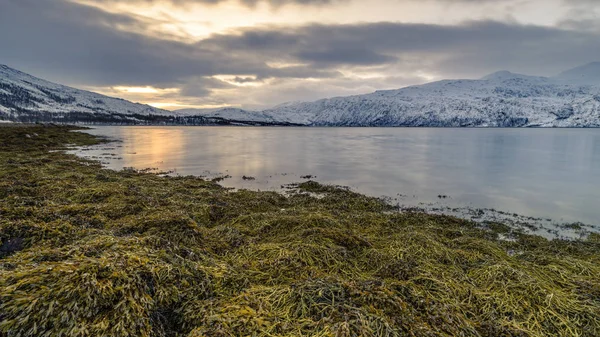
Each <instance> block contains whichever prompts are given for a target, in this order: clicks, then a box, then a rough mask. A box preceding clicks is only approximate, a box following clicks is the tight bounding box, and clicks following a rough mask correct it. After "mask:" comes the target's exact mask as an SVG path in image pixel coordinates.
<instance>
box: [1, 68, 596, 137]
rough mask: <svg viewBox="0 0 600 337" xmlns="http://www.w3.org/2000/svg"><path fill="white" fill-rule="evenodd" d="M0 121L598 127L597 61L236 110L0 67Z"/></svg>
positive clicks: (503, 72) (502, 72)
mask: <svg viewBox="0 0 600 337" xmlns="http://www.w3.org/2000/svg"><path fill="white" fill-rule="evenodd" d="M0 120H12V121H25V122H31V121H53V122H87V123H122V124H193V125H207V124H209V125H215V124H218V125H221V124H225V125H232V124H234V125H238V124H239V125H305V126H422V127H600V62H596V63H590V64H588V65H585V66H581V67H577V68H574V69H571V70H568V71H565V72H563V73H561V74H559V75H557V76H554V77H535V76H527V75H520V74H514V73H511V72H508V71H500V72H497V73H494V74H491V75H488V76H486V77H483V78H482V79H479V80H444V81H439V82H433V83H428V84H424V85H419V86H411V87H406V88H402V89H397V90H385V91H376V92H374V93H371V94H366V95H357V96H349V97H336V98H329V99H322V100H318V101H315V102H295V103H286V104H282V105H279V106H276V107H274V108H271V109H267V110H263V111H246V110H242V109H237V108H224V109H217V110H214V109H212V110H194V109H186V110H180V111H175V112H169V111H165V110H160V109H156V108H153V107H150V106H148V105H142V104H137V103H131V102H128V101H125V100H122V99H116V98H110V97H107V96H103V95H99V94H95V93H91V92H88V91H83V90H78V89H74V88H70V87H66V86H62V85H58V84H54V83H51V82H47V81H44V80H41V79H38V78H36V77H33V76H31V75H28V74H25V73H22V72H19V71H17V70H14V69H11V68H9V67H7V66H0Z"/></svg>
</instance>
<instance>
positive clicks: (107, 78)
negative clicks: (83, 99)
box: [0, 0, 332, 85]
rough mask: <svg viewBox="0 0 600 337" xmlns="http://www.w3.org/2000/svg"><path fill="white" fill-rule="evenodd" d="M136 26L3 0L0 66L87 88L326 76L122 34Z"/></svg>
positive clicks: (88, 12) (58, 6) (87, 10)
mask: <svg viewBox="0 0 600 337" xmlns="http://www.w3.org/2000/svg"><path fill="white" fill-rule="evenodd" d="M119 24H127V25H140V26H142V27H141V28H142V29H143V25H144V23H142V22H138V21H135V20H134V19H133V18H131V17H128V16H125V15H115V14H109V13H106V12H103V11H101V10H98V9H95V8H91V7H88V6H82V5H77V4H73V3H69V2H65V1H61V0H56V1H38V0H0V41H2V48H0V62H1V63H6V64H8V65H14V66H15V67H22V68H24V70H28V71H31V72H34V73H37V74H41V75H44V76H49V77H50V78H53V79H56V80H62V81H65V80H66V81H67V82H71V83H86V84H89V85H111V84H129V85H142V84H149V83H152V84H157V85H161V84H169V83H171V84H172V83H175V82H178V81H179V80H180V79H182V78H185V77H187V76H190V75H192V76H210V75H214V74H236V75H258V76H274V75H278V76H282V77H290V76H291V77H294V76H300V77H305V76H315V77H323V76H331V75H332V72H324V73H323V74H320V73H319V71H314V70H310V69H303V70H302V71H300V70H299V69H284V70H276V69H271V68H269V67H267V66H266V65H265V64H264V62H263V61H262V60H260V58H259V57H245V58H240V57H236V56H232V55H231V53H229V52H227V51H226V50H223V49H222V48H216V49H213V50H210V49H207V48H203V47H202V46H201V45H190V44H185V43H181V42H176V41H169V40H160V39H157V38H152V37H149V36H144V35H140V34H133V33H127V32H123V31H120V30H118V29H116V28H115V27H116V26H117V25H119Z"/></svg>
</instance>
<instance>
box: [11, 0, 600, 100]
mask: <svg viewBox="0 0 600 337" xmlns="http://www.w3.org/2000/svg"><path fill="white" fill-rule="evenodd" d="M594 61H600V0H369V1H365V0H0V64H5V65H8V66H10V67H13V68H16V69H19V70H21V71H24V72H27V73H30V74H32V75H34V76H37V77H41V78H44V79H47V80H50V81H53V82H57V83H61V84H65V85H70V86H74V87H77V88H81V89H87V90H91V91H95V92H99V93H102V94H106V95H109V96H115V97H121V98H125V99H128V100H131V101H134V102H141V103H147V104H150V105H153V106H156V107H159V108H164V109H168V110H176V109H184V108H218V107H225V106H233V107H240V108H244V109H262V108H267V107H272V106H275V105H277V104H281V103H284V102H290V101H309V100H316V99H319V98H325V97H333V96H346V95H355V94H363V93H369V92H373V91H375V90H384V89H397V88H401V87H405V86H408V85H416V84H422V83H426V82H431V81H435V80H441V79H446V78H480V77H483V76H485V75H487V74H489V73H492V72H495V71H499V70H509V71H513V72H518V73H525V74H529V75H539V76H552V75H555V74H557V73H560V72H561V71H564V70H567V69H569V68H573V67H576V66H579V65H583V64H586V63H589V62H594Z"/></svg>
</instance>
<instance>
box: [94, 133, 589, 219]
mask: <svg viewBox="0 0 600 337" xmlns="http://www.w3.org/2000/svg"><path fill="white" fill-rule="evenodd" d="M89 132H90V133H92V134H95V135H102V136H108V137H111V138H115V139H119V140H122V143H120V144H116V145H109V146H106V145H103V147H99V148H95V149H93V150H91V151H90V150H88V151H85V155H86V156H95V157H99V158H101V160H102V161H103V162H104V163H105V165H106V166H108V167H110V168H115V169H120V168H123V167H135V168H138V169H142V168H158V169H161V170H174V171H175V172H176V173H178V174H181V175H201V176H208V177H214V176H217V175H231V176H232V177H231V178H229V179H226V180H225V181H223V182H222V184H223V185H225V186H230V187H238V188H252V189H261V190H267V189H268V190H278V189H280V186H281V185H282V184H286V183H291V182H298V181H302V179H301V178H300V177H301V176H305V175H313V176H316V179H314V180H317V181H319V182H323V183H329V184H339V185H344V186H350V187H351V188H353V189H354V190H357V191H359V192H362V193H366V194H370V195H374V196H389V197H393V198H398V200H399V202H400V203H405V204H413V205H417V204H420V203H434V202H440V199H439V197H438V196H439V195H447V196H448V197H449V198H448V199H443V201H441V202H443V203H445V204H447V205H452V206H453V205H457V206H468V207H478V208H479V207H481V208H494V209H497V210H502V211H508V212H514V213H519V214H522V215H527V216H534V217H543V218H552V219H553V220H556V221H565V222H574V221H582V222H585V223H588V224H592V225H597V224H600V207H599V206H598V201H599V200H600V130H597V129H427V128H423V129H421V128H275V127H273V128H268V127H256V128H255V127H141V126H135V127H114V126H110V127H108V126H105V127H97V128H95V129H94V130H91V131H89ZM115 146H116V147H115ZM107 147H109V148H110V149H107ZM244 175H245V176H252V177H255V178H256V180H254V181H245V180H243V179H242V176H244Z"/></svg>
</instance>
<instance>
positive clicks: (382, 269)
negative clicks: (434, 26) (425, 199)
mask: <svg viewBox="0 0 600 337" xmlns="http://www.w3.org/2000/svg"><path fill="white" fill-rule="evenodd" d="M73 130H75V128H72V127H58V126H42V125H37V126H20V127H16V126H15V127H3V128H0V335H1V336H11V337H12V336H32V335H33V336H34V335H40V336H188V337H194V336H242V335H244V336H598V335H600V280H599V279H598V275H600V239H599V236H598V234H591V235H590V236H589V238H588V239H587V240H585V241H583V240H582V241H565V240H552V241H549V240H546V239H544V238H542V237H539V236H535V235H527V234H523V233H521V232H519V231H515V230H511V228H510V226H506V225H504V224H500V223H489V224H487V225H484V226H481V225H478V224H476V223H474V222H470V221H466V220H462V219H458V218H454V217H450V216H441V215H431V214H426V213H422V212H419V211H412V212H399V211H397V208H396V207H393V206H392V205H389V204H387V203H386V202H385V200H382V199H378V198H371V197H367V196H364V195H361V194H359V193H355V192H352V191H350V190H348V189H344V188H340V187H336V186H326V185H321V184H319V183H316V182H314V181H308V182H304V183H301V184H299V185H297V186H296V187H295V193H290V194H286V195H282V194H279V193H275V192H257V191H248V190H239V191H232V190H229V189H226V188H223V187H221V186H220V185H218V184H217V183H216V182H214V181H206V180H204V179H201V178H198V177H177V176H175V177H169V176H161V175H157V174H153V173H151V172H143V171H136V170H123V171H112V170H106V169H103V168H102V167H101V166H100V164H99V163H97V162H94V161H89V160H83V159H79V158H77V157H75V156H73V155H68V154H66V153H65V152H64V151H62V150H64V149H65V148H66V147H67V146H68V145H83V146H87V145H92V144H95V143H98V142H100V141H103V140H101V139H98V138H95V137H93V136H91V135H88V134H85V133H80V132H71V131H73ZM27 135H29V137H27ZM500 234H510V235H511V240H503V239H502V238H501V237H500V236H501V235H500Z"/></svg>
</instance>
